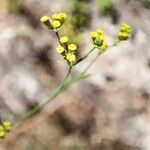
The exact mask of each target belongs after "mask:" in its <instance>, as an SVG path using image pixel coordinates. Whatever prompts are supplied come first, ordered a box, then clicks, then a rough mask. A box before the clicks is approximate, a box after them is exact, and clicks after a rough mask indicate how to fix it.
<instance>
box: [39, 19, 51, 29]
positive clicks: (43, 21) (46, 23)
mask: <svg viewBox="0 0 150 150" xmlns="http://www.w3.org/2000/svg"><path fill="white" fill-rule="evenodd" d="M40 21H41V22H42V23H43V24H45V25H46V26H47V27H48V28H50V29H51V28H52V25H51V22H50V21H49V17H48V16H43V17H41V19H40Z"/></svg>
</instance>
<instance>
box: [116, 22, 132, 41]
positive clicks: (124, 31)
mask: <svg viewBox="0 0 150 150" xmlns="http://www.w3.org/2000/svg"><path fill="white" fill-rule="evenodd" d="M131 32H132V30H131V27H130V26H129V25H128V24H127V23H123V24H121V26H120V31H119V33H118V39H119V40H120V41H124V40H127V39H129V36H130V34H131Z"/></svg>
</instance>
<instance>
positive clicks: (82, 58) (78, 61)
mask: <svg viewBox="0 0 150 150" xmlns="http://www.w3.org/2000/svg"><path fill="white" fill-rule="evenodd" d="M95 48H96V47H93V48H92V49H91V50H90V51H89V52H88V53H87V54H85V55H84V56H83V57H81V58H79V59H78V60H77V61H76V62H75V63H74V64H73V66H75V65H77V64H79V63H80V62H81V61H83V60H84V59H86V58H87V57H88V56H89V55H90V54H91V53H92V52H93V51H94V49H95Z"/></svg>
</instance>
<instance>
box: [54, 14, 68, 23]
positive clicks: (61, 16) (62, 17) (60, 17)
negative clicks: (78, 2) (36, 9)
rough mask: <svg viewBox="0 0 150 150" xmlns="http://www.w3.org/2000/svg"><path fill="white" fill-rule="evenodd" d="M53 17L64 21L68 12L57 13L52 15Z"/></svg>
mask: <svg viewBox="0 0 150 150" xmlns="http://www.w3.org/2000/svg"><path fill="white" fill-rule="evenodd" d="M52 18H53V19H54V20H58V21H60V22H61V23H63V22H64V21H65V20H66V18H67V14H66V13H55V14H53V15H52Z"/></svg>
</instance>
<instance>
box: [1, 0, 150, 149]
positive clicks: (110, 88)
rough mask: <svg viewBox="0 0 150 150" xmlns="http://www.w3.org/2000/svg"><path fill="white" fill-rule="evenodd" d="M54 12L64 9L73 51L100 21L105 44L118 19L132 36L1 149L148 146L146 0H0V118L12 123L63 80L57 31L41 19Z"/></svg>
mask: <svg viewBox="0 0 150 150" xmlns="http://www.w3.org/2000/svg"><path fill="white" fill-rule="evenodd" d="M57 12H66V13H67V14H69V18H68V20H67V21H66V22H65V24H64V25H63V27H62V28H61V30H60V34H61V35H67V36H69V38H70V39H71V41H73V42H75V43H76V44H77V45H78V47H79V51H78V56H82V55H83V54H84V53H86V52H87V51H88V50H89V49H90V48H91V47H92V44H91V41H90V35H89V32H91V31H94V30H95V29H96V28H98V27H102V28H103V29H104V30H105V31H106V34H107V36H108V39H109V42H110V43H113V41H114V40H115V38H116V35H117V33H118V30H119V24H120V23H122V22H127V23H129V24H130V25H131V26H132V28H133V34H132V37H131V39H130V40H128V41H126V42H123V43H121V44H120V45H119V46H117V47H114V48H112V49H111V50H108V51H107V52H106V53H104V54H103V55H101V57H100V58H99V59H98V60H97V62H96V63H95V64H94V65H93V66H92V67H91V68H90V70H89V73H90V74H91V76H90V77H89V78H88V79H86V80H84V81H82V82H79V83H76V84H75V85H74V86H72V87H71V88H70V89H69V90H68V91H66V92H65V93H64V94H63V95H61V96H59V97H58V98H56V99H55V100H54V101H53V102H52V103H50V104H49V105H47V106H46V107H45V108H44V109H43V110H42V111H41V112H40V113H38V114H37V115H35V116H34V117H33V118H32V119H29V120H28V121H26V122H24V124H23V125H22V126H21V127H20V128H17V129H15V130H14V131H13V132H12V133H10V134H9V135H8V136H7V137H6V139H4V140H0V150H150V42H149V40H150V0H54V1H53V0H42V1H41V0H0V118H1V120H11V121H12V122H13V123H14V124H15V122H16V121H17V120H18V119H19V118H20V117H21V116H22V115H23V114H24V113H25V112H27V111H28V110H30V109H32V108H34V107H35V106H37V104H39V103H40V102H42V101H43V100H45V99H46V98H47V97H48V95H49V93H50V92H51V91H52V89H54V88H55V87H56V86H57V85H58V84H59V83H60V82H61V81H62V80H63V78H64V76H65V73H66V72H67V65H66V64H65V63H64V61H63V59H62V58H61V56H60V55H58V54H56V53H55V47H56V46H58V41H57V39H56V36H55V34H54V33H53V32H49V31H48V30H47V29H46V28H44V27H43V26H42V25H41V23H40V21H39V19H40V17H41V16H43V15H51V14H53V13H57ZM94 56H95V55H94V53H93V54H92V55H91V56H90V57H89V58H88V59H87V60H85V61H83V62H82V63H81V64H80V65H77V66H76V67H75V68H74V72H76V73H78V72H81V71H82V70H83V69H84V68H85V66H87V64H88V63H89V62H90V61H91V60H92V59H93V58H94Z"/></svg>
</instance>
